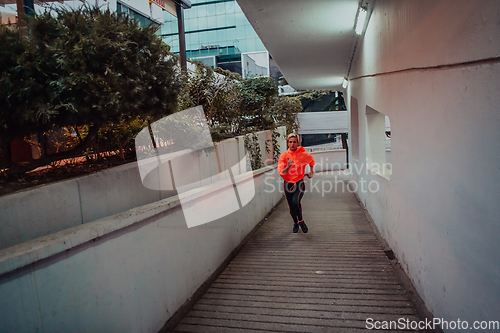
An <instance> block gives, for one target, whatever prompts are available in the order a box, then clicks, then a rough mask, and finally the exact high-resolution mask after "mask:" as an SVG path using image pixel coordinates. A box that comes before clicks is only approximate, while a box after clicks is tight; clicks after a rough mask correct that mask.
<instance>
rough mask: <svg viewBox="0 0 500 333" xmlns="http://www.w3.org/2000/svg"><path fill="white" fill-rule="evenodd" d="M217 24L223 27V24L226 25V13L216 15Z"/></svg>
mask: <svg viewBox="0 0 500 333" xmlns="http://www.w3.org/2000/svg"><path fill="white" fill-rule="evenodd" d="M217 26H218V27H225V26H227V24H226V14H221V15H217Z"/></svg>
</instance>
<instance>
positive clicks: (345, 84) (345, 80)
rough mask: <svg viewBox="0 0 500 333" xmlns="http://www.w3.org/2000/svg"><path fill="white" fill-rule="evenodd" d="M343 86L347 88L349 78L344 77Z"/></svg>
mask: <svg viewBox="0 0 500 333" xmlns="http://www.w3.org/2000/svg"><path fill="white" fill-rule="evenodd" d="M342 88H344V89H345V88H347V79H346V78H344V81H342Z"/></svg>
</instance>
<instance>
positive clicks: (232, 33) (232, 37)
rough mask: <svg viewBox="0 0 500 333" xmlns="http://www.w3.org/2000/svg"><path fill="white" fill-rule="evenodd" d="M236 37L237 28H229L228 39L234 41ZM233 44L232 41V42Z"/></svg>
mask: <svg viewBox="0 0 500 333" xmlns="http://www.w3.org/2000/svg"><path fill="white" fill-rule="evenodd" d="M235 39H236V29H234V28H233V29H227V40H228V41H234V40H235ZM231 45H232V43H231Z"/></svg>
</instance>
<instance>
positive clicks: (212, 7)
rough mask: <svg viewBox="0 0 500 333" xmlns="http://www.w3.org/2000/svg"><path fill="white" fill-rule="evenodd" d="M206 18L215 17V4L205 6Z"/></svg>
mask: <svg viewBox="0 0 500 333" xmlns="http://www.w3.org/2000/svg"><path fill="white" fill-rule="evenodd" d="M207 16H215V4H211V5H207Z"/></svg>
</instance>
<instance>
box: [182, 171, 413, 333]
mask: <svg viewBox="0 0 500 333" xmlns="http://www.w3.org/2000/svg"><path fill="white" fill-rule="evenodd" d="M335 176H337V181H340V180H342V181H344V182H345V181H346V180H347V178H346V176H345V175H343V174H342V173H338V172H337V173H335V174H334V175H332V174H331V173H330V174H329V175H326V174H324V173H323V174H317V175H315V177H314V178H313V179H312V180H308V181H306V188H307V189H308V190H310V189H311V181H314V182H318V181H319V182H330V183H332V184H333V185H335ZM320 184H321V183H320ZM325 188H326V189H328V188H329V186H325ZM337 189H338V192H337V193H334V192H333V191H332V192H331V193H328V194H325V195H324V196H322V194H321V185H320V186H319V193H318V191H317V190H316V191H315V192H313V193H311V192H309V193H306V194H305V196H304V199H303V201H302V208H303V210H304V220H305V221H306V223H307V225H308V226H309V233H307V234H303V233H302V231H299V233H297V234H293V233H292V224H293V222H292V219H291V217H290V215H289V212H288V205H287V203H286V200H284V201H282V202H281V204H280V205H279V206H278V207H277V209H276V211H275V212H273V213H272V214H271V215H270V217H269V219H268V220H267V221H266V222H265V223H264V224H263V225H262V226H261V227H260V228H259V230H258V231H257V232H256V234H255V235H254V236H253V237H252V238H251V239H250V240H249V242H248V243H247V244H246V245H245V246H244V247H243V249H242V250H241V252H240V253H239V254H238V255H237V256H236V258H235V259H234V260H233V261H232V262H231V263H230V264H229V266H228V267H227V268H226V269H225V270H224V272H223V273H222V274H221V275H220V276H219V278H218V279H217V280H216V281H215V283H214V284H213V285H212V286H211V287H210V289H209V290H208V292H207V293H206V294H205V295H204V296H203V297H202V298H201V299H200V300H199V301H198V302H197V303H196V305H195V306H194V308H193V309H192V310H191V311H190V312H189V314H188V315H187V316H186V317H185V318H184V319H183V320H182V322H181V323H180V324H179V325H178V326H177V328H176V330H175V332H203V333H210V332H254V333H255V332H356V331H360V332H361V331H363V332H367V330H366V325H367V322H366V320H367V319H368V318H373V320H378V321H389V320H393V321H394V320H398V319H399V318H405V320H406V319H409V320H420V318H419V317H418V314H417V312H416V310H415V308H414V306H413V304H412V303H411V302H410V299H409V296H408V293H407V292H406V290H405V289H404V287H403V285H402V284H401V282H400V280H399V278H398V276H397V274H396V272H395V271H394V270H393V269H392V267H391V264H390V261H389V259H388V258H387V257H386V255H385V253H384V251H383V250H382V247H381V245H380V244H379V242H378V241H377V238H376V236H375V234H374V232H373V230H372V229H371V227H370V224H369V222H368V221H367V219H366V217H365V215H364V212H363V210H362V209H361V208H360V206H359V204H358V202H357V201H356V198H355V196H354V195H353V194H352V193H349V192H348V191H347V190H345V191H344V192H343V193H342V183H341V182H339V183H338V184H337Z"/></svg>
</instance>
